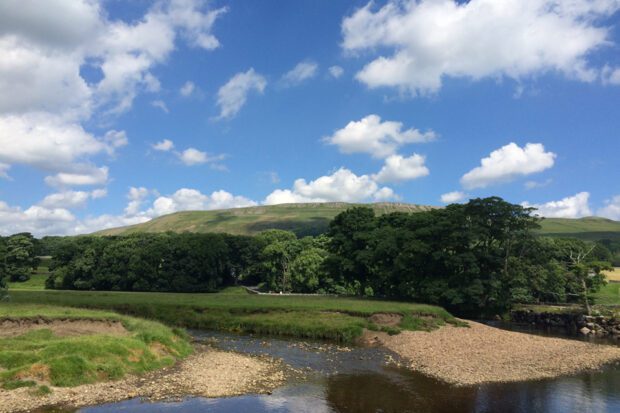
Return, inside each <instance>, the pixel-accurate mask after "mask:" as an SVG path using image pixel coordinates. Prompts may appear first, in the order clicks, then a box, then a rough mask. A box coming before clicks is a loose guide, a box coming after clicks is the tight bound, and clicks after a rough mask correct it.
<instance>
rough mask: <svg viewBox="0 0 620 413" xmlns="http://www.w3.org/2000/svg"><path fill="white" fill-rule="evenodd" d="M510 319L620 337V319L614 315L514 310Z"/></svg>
mask: <svg viewBox="0 0 620 413" xmlns="http://www.w3.org/2000/svg"><path fill="white" fill-rule="evenodd" d="M510 319H511V320H512V321H513V322H515V323H521V324H531V325H536V326H538V327H551V328H564V329H566V330H567V331H569V332H571V333H579V334H581V335H585V336H597V337H605V336H612V337H614V338H616V339H620V319H619V318H616V317H613V316H603V315H596V316H588V315H585V314H582V313H581V312H574V311H557V312H550V311H534V310H532V309H524V310H514V311H512V312H511V313H510Z"/></svg>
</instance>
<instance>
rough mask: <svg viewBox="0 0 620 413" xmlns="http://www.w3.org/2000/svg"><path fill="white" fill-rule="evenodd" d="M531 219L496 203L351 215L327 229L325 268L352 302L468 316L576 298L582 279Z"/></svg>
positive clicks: (558, 242) (557, 242)
mask: <svg viewBox="0 0 620 413" xmlns="http://www.w3.org/2000/svg"><path fill="white" fill-rule="evenodd" d="M531 212H532V210H531V209H528V208H523V207H521V206H519V205H513V204H510V203H507V202H505V201H503V200H502V199H500V198H497V197H491V198H485V199H473V200H471V201H470V202H469V203H467V204H463V205H449V206H448V207H446V208H445V209H437V210H432V211H428V212H419V213H416V214H403V213H392V214H386V215H383V216H380V217H376V216H375V215H374V213H373V211H372V210H371V209H368V208H352V209H350V210H348V211H346V212H343V213H342V214H340V215H339V216H337V217H336V218H335V219H334V221H332V223H331V225H330V231H329V235H330V236H331V238H332V241H331V244H330V247H329V252H330V254H329V256H328V257H327V259H326V269H327V271H328V273H329V274H330V276H331V277H332V278H334V279H338V280H339V281H340V282H341V283H342V284H343V285H345V286H346V287H347V288H349V289H354V290H355V292H356V294H359V295H361V294H363V293H366V294H368V293H373V294H375V295H378V296H382V297H391V298H399V299H407V300H414V301H419V302H427V303H432V304H439V305H442V306H445V307H447V308H448V309H451V310H453V311H457V312H459V313H466V314H469V315H481V314H484V313H486V314H489V313H491V314H492V313H498V312H501V311H504V310H505V309H507V308H510V307H511V306H512V305H513V304H514V303H517V302H519V303H523V302H526V303H535V302H563V301H566V300H570V299H573V300H575V299H581V298H583V297H584V294H583V285H582V283H581V281H579V280H581V278H579V277H580V275H583V273H577V272H576V270H575V268H573V267H571V264H570V263H569V262H568V261H567V260H565V259H564V258H563V257H564V255H563V254H564V253H563V245H564V244H562V242H564V241H563V240H562V239H546V238H537V237H535V236H534V231H536V230H537V229H538V228H539V223H538V219H537V218H535V217H533V216H532V215H531ZM575 242H581V243H584V245H585V242H583V241H578V240H575ZM593 250H594V249H593ZM603 252H604V251H601V253H603ZM587 268H588V271H589V270H591V269H593V267H592V266H588V267H587ZM588 271H586V274H587V273H588ZM599 273H600V270H599ZM577 274H580V275H577ZM575 277H577V278H575ZM596 280H597V279H596V277H594V278H592V277H588V279H587V281H586V284H587V291H594V290H596V289H597V288H599V287H600V283H598V282H597V281H596ZM577 281H579V282H577Z"/></svg>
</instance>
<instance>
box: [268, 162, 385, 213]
mask: <svg viewBox="0 0 620 413" xmlns="http://www.w3.org/2000/svg"><path fill="white" fill-rule="evenodd" d="M388 198H395V195H394V192H393V191H392V190H391V189H390V188H387V187H379V185H377V183H376V182H375V181H374V180H373V179H372V177H370V176H368V175H361V176H357V175H355V174H354V173H353V172H351V171H350V170H348V169H346V168H340V169H338V170H337V171H336V172H334V173H333V174H331V175H326V176H321V177H320V178H317V179H315V180H314V181H310V182H306V180H305V179H297V180H296V181H295V182H294V184H293V188H292V189H276V190H275V191H273V192H272V193H271V194H269V195H268V196H267V197H266V198H265V200H264V201H263V203H264V204H267V205H273V204H284V203H296V202H329V201H342V202H361V201H364V200H368V199H375V200H385V199H388Z"/></svg>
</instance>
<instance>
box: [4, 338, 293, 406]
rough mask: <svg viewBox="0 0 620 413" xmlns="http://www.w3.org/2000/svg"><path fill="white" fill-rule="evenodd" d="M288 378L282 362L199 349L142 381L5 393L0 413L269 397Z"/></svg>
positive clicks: (23, 389)
mask: <svg viewBox="0 0 620 413" xmlns="http://www.w3.org/2000/svg"><path fill="white" fill-rule="evenodd" d="M285 376H286V375H285V366H284V365H283V364H282V363H281V362H279V361H276V360H273V359H268V358H258V357H250V356H246V355H242V354H238V353H232V352H226V351H219V350H214V349H211V348H209V347H206V346H200V347H199V348H198V351H197V353H196V354H194V355H192V356H190V357H188V358H187V359H185V360H184V361H182V362H180V363H179V364H177V365H176V366H174V367H171V368H167V369H162V370H158V371H154V372H151V373H147V374H146V375H143V376H139V377H136V376H129V377H126V378H125V379H123V380H119V381H115V382H104V383H97V384H89V385H82V386H78V387H72V388H61V387H51V389H52V393H51V394H50V395H46V396H36V395H33V394H32V390H31V389H27V388H20V389H16V390H11V391H7V390H3V389H1V388H0V413H5V412H7V413H8V412H23V411H29V410H33V409H36V408H40V407H43V406H52V405H61V406H72V407H80V406H89V405H95V404H101V403H110V402H115V401H120V400H125V399H129V398H134V397H143V398H146V399H152V400H161V399H171V398H178V397H185V396H204V397H223V396H234V395H239V394H246V393H268V392H270V391H272V390H273V389H274V388H276V387H278V386H280V385H282V384H283V383H284V381H285V379H286V377H285Z"/></svg>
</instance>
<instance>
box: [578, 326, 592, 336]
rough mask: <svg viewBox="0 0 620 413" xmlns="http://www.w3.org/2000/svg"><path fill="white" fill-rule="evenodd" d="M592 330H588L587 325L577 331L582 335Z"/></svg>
mask: <svg viewBox="0 0 620 413" xmlns="http://www.w3.org/2000/svg"><path fill="white" fill-rule="evenodd" d="M591 331H592V330H590V329H589V328H588V327H583V328H582V329H581V330H579V332H580V333H581V334H583V335H584V336H587V335H588V334H590V332H591Z"/></svg>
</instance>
